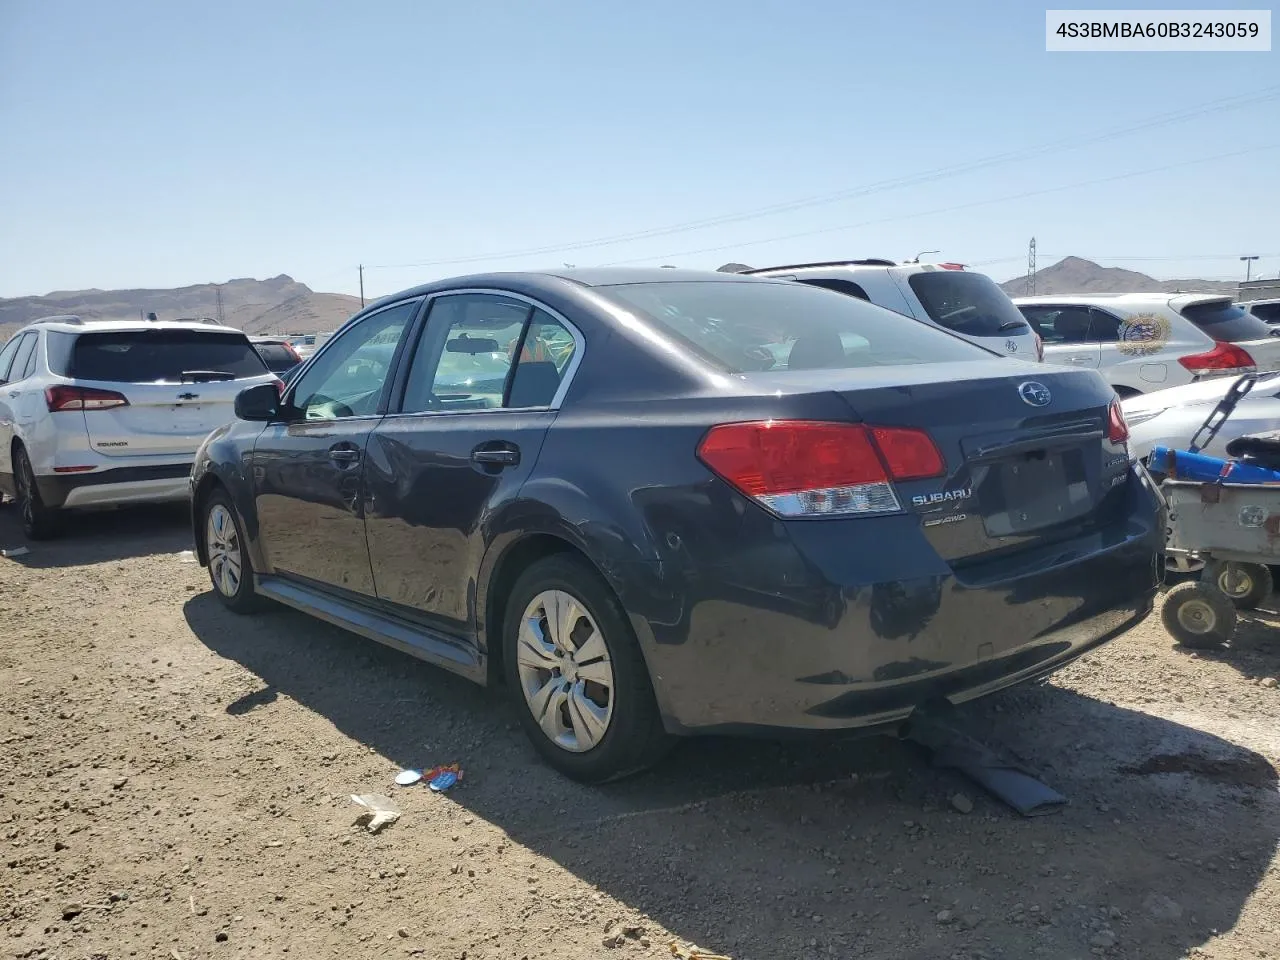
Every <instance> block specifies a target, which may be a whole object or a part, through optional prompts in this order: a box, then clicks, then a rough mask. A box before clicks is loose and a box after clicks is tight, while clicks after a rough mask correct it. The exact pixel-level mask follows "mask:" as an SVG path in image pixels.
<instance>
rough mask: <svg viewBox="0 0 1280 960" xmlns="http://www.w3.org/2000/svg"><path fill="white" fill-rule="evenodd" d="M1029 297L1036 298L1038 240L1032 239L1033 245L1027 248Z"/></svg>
mask: <svg viewBox="0 0 1280 960" xmlns="http://www.w3.org/2000/svg"><path fill="white" fill-rule="evenodd" d="M1026 287H1027V296H1028V297H1034V296H1035V295H1036V238H1035V237H1032V238H1031V244H1030V245H1029V246H1028V247H1027V284H1026Z"/></svg>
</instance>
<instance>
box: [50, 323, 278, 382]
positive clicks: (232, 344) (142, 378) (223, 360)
mask: <svg viewBox="0 0 1280 960" xmlns="http://www.w3.org/2000/svg"><path fill="white" fill-rule="evenodd" d="M65 361H66V366H67V368H66V369H65V370H58V371H56V372H57V373H61V374H62V375H63V376H67V377H74V378H75V379H77V380H108V381H113V382H115V383H161V382H165V383H181V382H182V380H183V375H184V374H190V373H191V372H194V371H209V372H217V373H221V374H224V375H225V374H231V375H232V376H233V377H234V378H235V379H237V380H239V379H242V378H245V377H257V376H261V375H262V374H264V373H266V372H267V371H266V367H265V366H264V365H263V362H262V358H261V357H259V356H258V354H257V353H256V352H254V349H253V346H252V345H251V344H250V343H249V338H248V337H246V336H244V335H243V334H234V333H212V332H210V333H206V332H205V331H203V330H131V331H128V332H127V333H106V332H104V333H82V334H80V335H79V336H77V337H76V338H75V343H74V345H73V346H72V348H71V351H70V355H69V356H68V357H66V358H65Z"/></svg>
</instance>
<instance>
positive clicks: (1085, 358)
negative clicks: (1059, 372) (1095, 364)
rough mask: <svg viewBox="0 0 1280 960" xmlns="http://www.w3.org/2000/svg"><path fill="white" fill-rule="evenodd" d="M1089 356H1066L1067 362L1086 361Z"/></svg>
mask: <svg viewBox="0 0 1280 960" xmlns="http://www.w3.org/2000/svg"><path fill="white" fill-rule="evenodd" d="M1089 359H1090V358H1089V357H1067V363H1088V362H1089Z"/></svg>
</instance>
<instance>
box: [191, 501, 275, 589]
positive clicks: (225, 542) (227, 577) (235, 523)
mask: <svg viewBox="0 0 1280 960" xmlns="http://www.w3.org/2000/svg"><path fill="white" fill-rule="evenodd" d="M200 516H201V519H202V520H203V522H202V523H201V525H200V529H201V531H202V533H203V536H204V551H205V558H206V560H207V562H208V565H209V580H210V582H211V583H212V584H213V592H214V594H215V595H216V596H217V598H218V599H219V600H221V601H222V605H223V606H225V607H226V608H227V609H228V610H231V611H233V612H234V613H256V612H257V611H259V610H261V609H262V608H263V606H264V605H265V604H264V602H263V599H262V597H260V596H258V594H257V591H255V590H254V587H253V563H252V561H250V559H249V553H248V550H247V549H246V543H245V539H244V532H243V530H242V529H241V527H240V518H239V517H238V516H237V515H236V509H235V507H234V506H232V504H231V498H230V497H229V496H228V495H227V492H226V491H225V490H223V489H221V488H218V489H215V490H213V491H212V492H211V493H210V494H209V495H208V496H207V497H205V499H204V504H203V508H202V509H201V511H200Z"/></svg>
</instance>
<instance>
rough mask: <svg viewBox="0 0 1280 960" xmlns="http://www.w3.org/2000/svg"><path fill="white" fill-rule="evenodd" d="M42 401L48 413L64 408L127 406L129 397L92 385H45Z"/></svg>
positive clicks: (96, 408)
mask: <svg viewBox="0 0 1280 960" xmlns="http://www.w3.org/2000/svg"><path fill="white" fill-rule="evenodd" d="M44 402H45V405H46V406H47V407H48V408H49V412H50V413H60V412H62V411H66V410H111V409H113V408H115V407H127V406H128V405H129V398H128V397H126V396H125V395H124V394H123V393H116V392H115V391H114V390H96V389H94V388H93V387H62V386H59V387H46V388H45V391H44Z"/></svg>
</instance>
